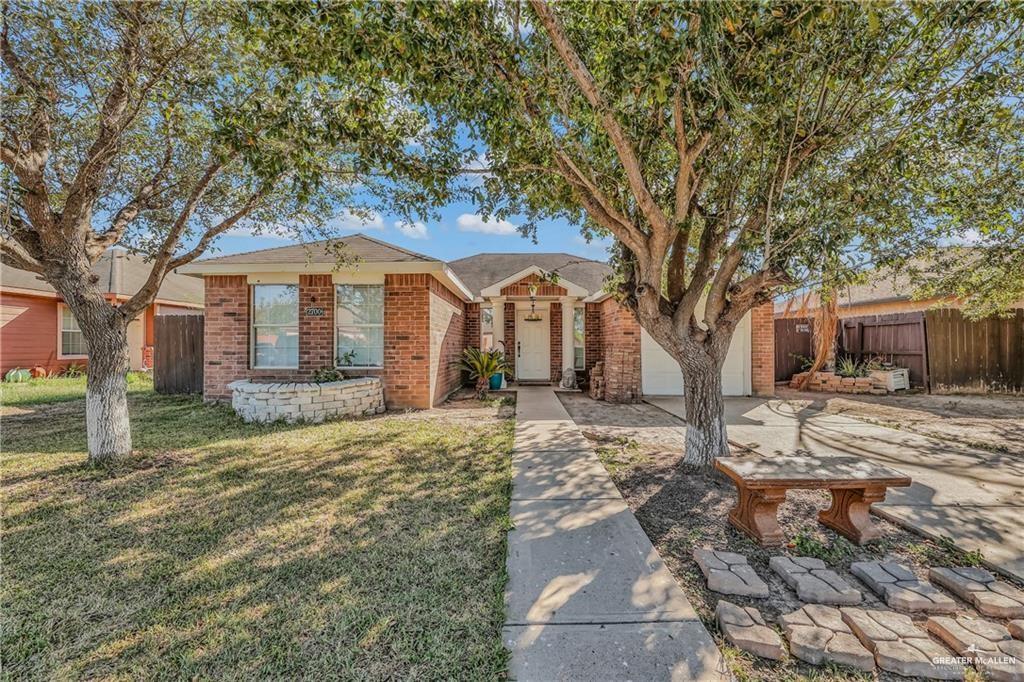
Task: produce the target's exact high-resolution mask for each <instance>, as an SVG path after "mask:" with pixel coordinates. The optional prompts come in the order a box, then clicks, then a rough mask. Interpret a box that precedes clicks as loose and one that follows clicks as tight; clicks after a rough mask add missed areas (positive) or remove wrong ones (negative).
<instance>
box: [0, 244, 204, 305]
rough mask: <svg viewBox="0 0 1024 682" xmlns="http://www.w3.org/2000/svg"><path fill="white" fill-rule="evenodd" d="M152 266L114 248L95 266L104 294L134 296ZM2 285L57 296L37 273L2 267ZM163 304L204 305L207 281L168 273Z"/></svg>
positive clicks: (162, 288) (161, 293) (160, 294)
mask: <svg viewBox="0 0 1024 682" xmlns="http://www.w3.org/2000/svg"><path fill="white" fill-rule="evenodd" d="M151 267H152V266H151V264H150V263H147V262H146V261H145V259H144V258H143V257H142V256H138V255H134V254H130V253H126V252H125V251H124V250H123V249H111V250H109V251H107V252H106V253H104V254H103V255H102V256H100V259H99V260H98V261H96V263H95V264H94V265H93V266H92V272H93V274H95V275H96V277H98V278H99V281H98V282H97V284H98V285H99V287H100V289H101V290H102V291H103V292H104V293H109V294H118V295H120V296H132V295H133V294H135V292H136V291H138V290H139V289H140V288H142V286H143V285H144V284H145V283H146V279H147V278H148V277H149V272H150V269H151ZM0 286H2V287H3V288H8V287H10V288H14V289H28V290H30V291H45V292H49V293H53V292H54V289H53V287H52V286H50V285H49V284H48V283H47V282H45V281H44V280H43V279H41V278H40V277H39V275H37V274H35V273H34V272H28V271H27V270H18V269H16V268H12V267H8V266H6V265H0ZM156 297H157V298H158V299H160V300H162V301H173V302H175V303H191V304H198V305H202V304H203V280H201V279H196V278H195V277H188V276H186V275H179V274H176V273H173V272H169V273H167V276H166V277H164V281H163V284H161V285H160V290H159V291H158V293H157V296H156Z"/></svg>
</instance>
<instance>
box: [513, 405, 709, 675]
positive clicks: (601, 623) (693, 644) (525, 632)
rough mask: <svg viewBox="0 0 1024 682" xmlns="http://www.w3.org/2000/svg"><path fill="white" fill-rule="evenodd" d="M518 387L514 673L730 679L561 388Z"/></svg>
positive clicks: (514, 555) (515, 461)
mask: <svg viewBox="0 0 1024 682" xmlns="http://www.w3.org/2000/svg"><path fill="white" fill-rule="evenodd" d="M517 391H518V395H517V398H516V436H515V448H514V451H513V456H512V458H513V468H514V473H513V476H514V480H513V488H512V509H511V514H512V523H513V529H512V530H511V531H510V532H509V536H508V575H509V582H508V589H507V591H506V593H505V603H506V607H507V620H506V622H505V627H504V630H503V637H504V640H505V646H507V647H508V648H509V650H510V651H511V653H512V658H511V663H510V674H511V677H512V679H514V680H521V681H523V680H544V681H545V682H547V681H551V680H594V679H601V680H718V679H724V678H725V677H726V675H725V674H724V671H725V666H724V662H723V661H722V659H721V656H720V654H719V652H718V649H717V648H716V646H715V643H714V641H713V640H712V638H711V636H710V634H708V632H707V630H706V629H705V628H704V626H703V624H702V623H701V622H700V620H699V619H698V618H697V614H696V613H695V612H694V610H693V608H692V607H691V606H690V603H689V602H688V601H687V599H686V596H685V595H684V594H683V592H682V590H681V589H680V588H679V586H678V585H677V584H676V582H675V579H674V578H673V577H672V575H671V574H670V573H669V572H668V569H667V568H665V565H664V563H663V562H662V559H661V556H660V555H659V554H658V552H657V550H655V549H654V547H653V545H651V542H650V540H648V539H647V536H646V535H645V534H644V531H643V529H642V528H641V527H640V524H639V523H638V522H637V520H636V517H634V516H633V513H632V512H631V511H630V510H629V507H628V506H626V503H625V502H624V501H623V499H622V497H621V496H620V495H619V492H618V490H617V489H616V488H615V485H614V483H612V480H611V478H610V477H609V476H608V473H607V471H605V469H604V467H603V466H602V465H601V462H600V461H599V460H598V459H597V455H595V454H594V452H593V451H592V450H591V449H590V446H589V445H588V443H587V440H586V439H585V438H584V437H583V436H582V435H581V434H580V432H579V430H578V429H577V428H576V425H575V423H574V422H573V421H572V419H570V418H569V415H568V413H567V412H566V411H565V408H563V407H562V404H561V403H560V402H559V400H558V398H557V397H556V396H555V393H554V390H552V389H551V388H550V387H546V386H545V387H536V386H530V387H521V388H519V389H517Z"/></svg>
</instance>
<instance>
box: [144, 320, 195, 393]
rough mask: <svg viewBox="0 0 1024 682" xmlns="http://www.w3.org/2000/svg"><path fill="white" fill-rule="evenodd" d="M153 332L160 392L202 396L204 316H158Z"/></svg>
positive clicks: (155, 373)
mask: <svg viewBox="0 0 1024 682" xmlns="http://www.w3.org/2000/svg"><path fill="white" fill-rule="evenodd" d="M153 331H154V338H153V346H154V348H153V387H154V388H155V389H156V391H157V393H202V392H203V316H202V315H157V316H156V317H155V318H154V320H153Z"/></svg>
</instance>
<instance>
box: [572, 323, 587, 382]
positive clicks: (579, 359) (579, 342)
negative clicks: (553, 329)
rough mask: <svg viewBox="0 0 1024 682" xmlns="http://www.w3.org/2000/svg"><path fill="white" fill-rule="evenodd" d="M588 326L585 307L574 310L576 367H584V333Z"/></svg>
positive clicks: (573, 354)
mask: <svg viewBox="0 0 1024 682" xmlns="http://www.w3.org/2000/svg"><path fill="white" fill-rule="evenodd" d="M585 328H586V316H585V310H584V309H583V308H573V310H572V366H573V367H574V368H576V369H583V368H584V367H585V365H584V355H583V353H584V351H583V335H584V330H585Z"/></svg>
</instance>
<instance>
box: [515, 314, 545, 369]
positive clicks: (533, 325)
mask: <svg viewBox="0 0 1024 682" xmlns="http://www.w3.org/2000/svg"><path fill="white" fill-rule="evenodd" d="M529 315H530V311H529V310H517V311H516V378H517V379H525V380H527V381H549V380H550V379H551V367H550V365H551V324H550V322H549V320H548V311H547V310H537V312H536V317H539V318H540V319H539V320H527V319H526V318H527V316H529Z"/></svg>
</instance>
